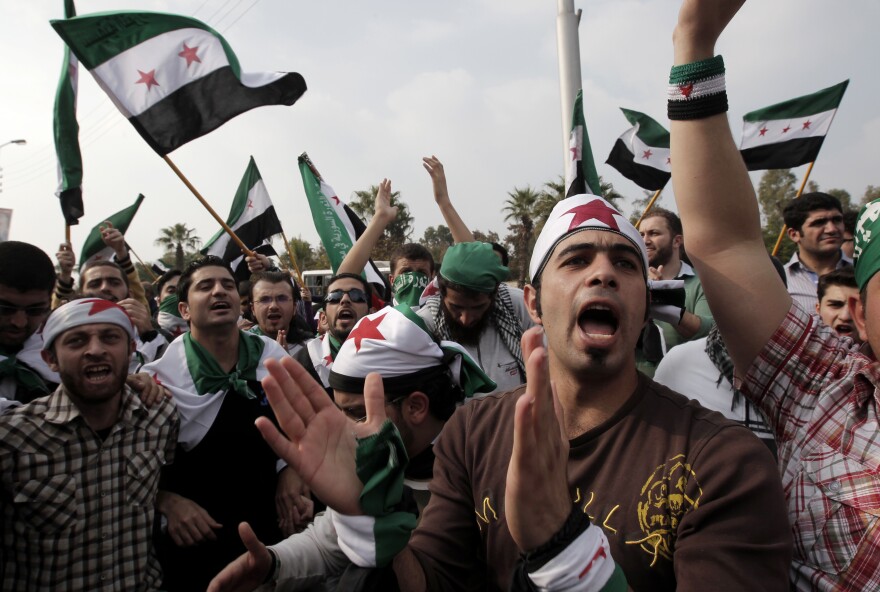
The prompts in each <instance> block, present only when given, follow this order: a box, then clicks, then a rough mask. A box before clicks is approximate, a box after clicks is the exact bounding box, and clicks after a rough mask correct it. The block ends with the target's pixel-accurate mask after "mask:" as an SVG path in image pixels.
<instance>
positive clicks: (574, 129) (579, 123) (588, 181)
mask: <svg viewBox="0 0 880 592" xmlns="http://www.w3.org/2000/svg"><path fill="white" fill-rule="evenodd" d="M583 94H584V93H583V91H582V90H579V91H578V94H577V97H576V98H575V101H574V109H573V112H572V116H571V136H570V137H569V141H568V146H569V148H568V149H569V152H570V158H571V162H570V163H569V166H568V173H567V174H566V177H565V197H571V196H572V195H580V194H582V193H590V194H592V195H602V194H601V193H600V192H599V191H600V189H599V173H598V172H596V163H595V162H593V149H592V148H591V147H590V136H589V134H588V133H587V123H586V121H584V96H583Z"/></svg>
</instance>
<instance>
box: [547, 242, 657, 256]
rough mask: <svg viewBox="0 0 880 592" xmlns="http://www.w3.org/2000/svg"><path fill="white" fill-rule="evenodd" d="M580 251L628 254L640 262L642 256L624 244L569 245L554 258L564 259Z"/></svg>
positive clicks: (632, 247)
mask: <svg viewBox="0 0 880 592" xmlns="http://www.w3.org/2000/svg"><path fill="white" fill-rule="evenodd" d="M580 251H598V252H600V253H603V252H611V253H620V252H624V253H629V254H630V255H632V256H633V257H636V258H637V259H639V260H641V259H642V255H641V253H639V251H638V250H637V249H636V248H635V247H634V246H632V245H628V244H625V243H614V244H612V245H597V244H596V243H576V244H573V245H569V246H567V247H565V248H564V249H562V250H561V251H559V252H558V253H556V256H555V258H560V257H566V256H568V255H570V254H572V253H577V252H580Z"/></svg>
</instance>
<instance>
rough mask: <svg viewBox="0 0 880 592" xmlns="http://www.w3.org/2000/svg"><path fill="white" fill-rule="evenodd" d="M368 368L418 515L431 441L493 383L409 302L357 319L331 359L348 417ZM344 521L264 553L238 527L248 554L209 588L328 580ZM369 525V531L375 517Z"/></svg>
mask: <svg viewBox="0 0 880 592" xmlns="http://www.w3.org/2000/svg"><path fill="white" fill-rule="evenodd" d="M371 372H378V373H380V374H381V375H382V379H383V384H384V387H385V392H384V398H385V401H384V406H385V410H386V411H387V412H388V417H389V419H390V420H391V422H392V423H393V424H394V426H395V427H396V428H397V430H398V431H399V432H400V435H401V442H402V444H403V447H404V448H405V455H406V456H408V457H409V459H410V460H409V462H408V463H406V466H405V470H404V471H403V472H402V473H401V474H399V475H398V477H402V482H403V484H404V485H405V486H406V487H408V488H409V489H410V490H411V491H412V493H413V497H414V501H415V503H416V508H415V509H413V510H417V511H418V512H420V511H421V510H422V509H423V508H424V506H425V504H426V503H427V501H428V499H429V497H430V493H429V492H428V482H429V481H430V479H431V476H432V474H433V466H434V452H433V444H434V441H435V440H436V438H437V436H438V434H439V433H440V430H441V429H442V428H443V425H444V424H445V423H446V420H448V419H449V417H450V416H451V415H452V413H453V412H454V411H455V408H456V406H457V405H459V404H460V403H461V402H463V401H464V399H465V398H466V397H470V396H472V395H473V394H474V393H476V392H490V391H492V390H494V388H495V384H494V383H493V382H492V381H491V379H489V377H488V376H486V374H485V373H484V372H483V371H482V370H481V369H480V368H479V366H477V365H476V364H475V363H474V361H473V360H472V359H471V358H470V356H468V354H467V352H465V351H464V349H463V348H462V347H461V346H460V345H458V344H457V343H452V342H446V341H444V342H438V341H436V340H435V339H434V338H433V337H432V336H431V334H430V333H429V332H428V330H427V327H426V326H425V324H424V321H422V319H421V318H420V317H419V316H418V315H416V314H415V313H414V312H413V311H412V308H411V307H410V306H409V305H408V304H401V305H398V306H396V307H394V308H384V309H382V310H381V311H379V312H376V313H373V314H371V315H368V316H366V317H364V318H363V319H361V320H360V321H359V322H358V324H357V325H356V326H355V328H354V329H353V330H352V332H351V334H350V335H349V338H348V339H347V340H346V341H345V342H344V343H343V344H342V348H341V349H340V350H339V354H338V355H337V356H336V360H335V362H334V364H333V369H332V370H331V372H330V385H331V386H332V387H333V389H334V397H335V402H336V405H337V406H338V407H339V408H340V409H341V410H342V412H343V413H344V414H345V415H347V416H348V418H349V419H351V420H353V421H355V422H362V421H363V420H364V419H365V418H366V415H367V411H366V403H365V401H364V388H365V383H366V377H367V375H368V374H369V373H371ZM388 489H389V488H388V487H384V488H380V490H379V491H378V492H377V491H373V492H372V493H371V494H368V495H372V496H374V497H375V496H376V495H377V494H379V493H381V494H383V495H382V497H384V493H385V492H387V491H388ZM346 518H347V517H344V516H343V517H340V516H339V515H338V514H336V513H335V512H333V511H332V510H331V511H328V512H327V513H325V514H322V515H319V516H318V517H317V518H316V519H315V521H314V522H313V523H312V524H311V525H309V528H308V529H307V530H306V531H305V532H303V533H300V534H296V535H294V536H292V537H290V538H288V539H286V540H284V541H282V542H281V543H278V544H277V545H272V546H270V547H268V550H267V547H265V546H264V545H263V544H262V543H260V542H259V540H257V539H256V537H255V536H254V535H253V533H252V532H251V531H250V527H242V528H241V532H242V540H243V541H245V542H246V544H247V545H248V548H249V552H248V553H245V554H244V555H242V556H241V557H239V558H238V559H237V560H236V561H234V562H233V563H231V564H230V565H229V566H228V567H227V568H226V569H224V570H223V572H221V573H220V574H219V575H218V577H217V578H215V579H214V581H213V585H212V586H211V587H210V588H209V590H210V591H211V592H223V591H226V590H234V589H240V588H237V587H243V586H245V584H246V583H251V584H259V583H261V582H264V581H266V582H269V581H272V582H277V589H283V590H303V589H307V588H309V587H310V586H313V585H315V584H318V583H320V582H321V581H323V580H324V579H325V578H328V577H330V578H334V579H335V578H336V577H338V576H339V575H340V574H341V573H342V572H343V570H345V569H346V568H349V566H350V565H351V564H352V562H351V561H350V560H349V559H348V558H347V557H346V555H345V554H344V553H343V551H342V550H341V549H340V546H339V544H338V542H337V536H336V528H337V523H338V521H339V520H340V519H341V520H343V524H342V528H345V527H346V524H345V523H344V521H345V519H346ZM369 527H371V528H374V529H375V522H373V523H372V524H370V525H369ZM408 533H409V531H408V530H406V531H405V532H404V534H405V535H407V536H408ZM373 542H375V541H373ZM359 552H360V553H361V554H369V553H371V552H372V553H375V548H374V546H371V545H369V544H368V545H366V546H364V547H362V548H361V549H359ZM357 572H358V570H357V569H356V568H350V569H349V571H347V572H346V574H345V575H344V576H343V577H344V578H351V577H353V576H354V575H355V574H356V573H357ZM345 581H346V584H343V585H341V586H338V589H348V586H347V583H348V582H350V581H351V580H345Z"/></svg>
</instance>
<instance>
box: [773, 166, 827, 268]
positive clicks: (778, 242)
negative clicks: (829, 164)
mask: <svg viewBox="0 0 880 592" xmlns="http://www.w3.org/2000/svg"><path fill="white" fill-rule="evenodd" d="M814 164H816V161H815V160H814V161H813V162H811V163H810V166H808V167H807V173H806V174H805V175H804V180H803V181H801V187H800V189H798V192H797V195H795V196H794V198H795V199H798V198H799V197H800V196H801V194H802V193H803V192H804V187H806V186H807V179H809V178H810V173H811V172H812V171H813V165H814ZM787 229H788V227H787V226H786V225H785V224H783V225H782V229H781V230H780V231H779V237H778V238H777V239H776V244H775V245H774V246H773V252H772V253H770V254H771V255H773V256H774V257H776V253H778V252H779V247H780V246H781V245H782V237H784V236H785V231H786V230H787Z"/></svg>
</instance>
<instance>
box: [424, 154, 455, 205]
mask: <svg viewBox="0 0 880 592" xmlns="http://www.w3.org/2000/svg"><path fill="white" fill-rule="evenodd" d="M422 166H423V167H425V170H426V171H428V174H429V175H431V182H432V183H433V185H434V200H436V201H437V203H441V202H446V201H449V191H448V189H447V187H446V172H445V171H444V170H443V163H442V162H440V160H439V159H438V158H437V157H436V156H434V155H431V156H426V157H424V158H423V159H422Z"/></svg>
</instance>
